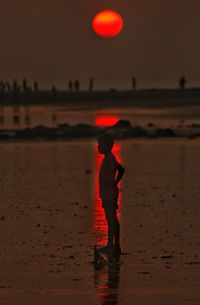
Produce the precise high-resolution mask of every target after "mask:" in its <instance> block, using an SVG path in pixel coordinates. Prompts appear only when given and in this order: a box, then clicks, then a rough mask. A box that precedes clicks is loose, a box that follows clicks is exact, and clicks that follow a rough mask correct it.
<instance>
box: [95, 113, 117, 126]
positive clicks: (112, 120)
mask: <svg viewBox="0 0 200 305" xmlns="http://www.w3.org/2000/svg"><path fill="white" fill-rule="evenodd" d="M118 121H119V118H118V117H115V116H111V115H98V116H97V117H96V118H95V125H96V126H105V127H106V126H113V125H115V124H116V123H117V122H118Z"/></svg>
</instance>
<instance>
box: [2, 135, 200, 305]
mask: <svg viewBox="0 0 200 305" xmlns="http://www.w3.org/2000/svg"><path fill="white" fill-rule="evenodd" d="M199 149H200V141H198V140H192V141H190V140H153V141H152V140H128V141H121V142H118V143H117V145H116V147H115V154H116V155H117V158H118V159H119V160H121V162H122V163H123V165H124V167H125V168H126V175H125V177H124V179H123V183H122V185H121V197H120V200H121V205H120V209H119V216H120V222H121V244H122V250H123V253H124V255H122V256H121V258H120V262H119V263H116V264H114V265H110V266H105V267H104V268H101V269H99V270H95V268H94V266H93V264H92V261H93V246H94V244H96V243H98V244H101V243H104V242H106V227H105V220H104V217H103V211H102V209H101V208H100V201H99V199H98V194H97V191H98V188H97V167H98V166H99V162H100V159H99V155H98V154H97V151H96V143H95V142H94V141H71V142H49V143H47V142H46V143H45V142H38V143H28V142H27V143H9V144H0V157H1V160H2V162H1V163H0V189H1V201H0V230H1V231H0V232H1V234H0V257H1V263H0V268H1V279H0V304H3V305H7V304H10V305H11V304H12V305H13V304H16V305H21V304H36V303H37V304H39V305H40V304H41V305H44V304H45V305H50V304H80V305H85V304H98V305H102V304H104V305H105V304H112V305H129V304H141V305H146V304H156V305H164V304H166V305H168V304H177V305H179V304H194V303H195V304H198V303H199V302H200V295H199V275H200V269H199V266H200V255H199V253H200V242H199V233H200V228H199V216H200V206H199V195H200V191H199V190H200V187H199V186H200V185H199V184H200V182H199V181H200V173H199V168H200V155H199Z"/></svg>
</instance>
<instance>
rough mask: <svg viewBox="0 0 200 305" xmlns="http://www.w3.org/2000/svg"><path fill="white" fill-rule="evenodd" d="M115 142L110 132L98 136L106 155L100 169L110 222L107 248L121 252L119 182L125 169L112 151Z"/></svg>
mask: <svg viewBox="0 0 200 305" xmlns="http://www.w3.org/2000/svg"><path fill="white" fill-rule="evenodd" d="M113 144H114V140H113V138H112V136H111V135H109V134H104V135H101V136H99V137H98V150H99V153H100V154H104V156H105V157H104V159H103V161H102V163H101V168H100V171H99V190H100V197H101V199H102V207H103V208H104V211H105V216H106V220H107V223H108V243H107V246H106V247H105V248H106V250H112V249H113V247H114V248H115V250H117V251H118V252H119V253H121V248H120V225H119V221H118V218H117V209H118V196H119V189H118V183H119V181H120V180H121V178H122V176H123V174H124V171H125V170H124V168H123V167H122V165H121V164H120V163H119V162H118V161H117V160H116V158H115V156H114V155H113V153H112V147H113ZM116 174H117V176H116Z"/></svg>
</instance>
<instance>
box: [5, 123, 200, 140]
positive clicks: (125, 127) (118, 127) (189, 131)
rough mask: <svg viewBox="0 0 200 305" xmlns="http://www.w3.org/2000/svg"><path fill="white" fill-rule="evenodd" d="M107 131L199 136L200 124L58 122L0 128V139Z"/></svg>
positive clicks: (119, 136)
mask: <svg viewBox="0 0 200 305" xmlns="http://www.w3.org/2000/svg"><path fill="white" fill-rule="evenodd" d="M105 131H106V132H109V133H111V134H112V135H113V137H114V138H116V139H127V138H152V139H155V138H162V137H169V138H174V137H185V138H190V139H193V138H197V137H200V125H198V124H192V125H179V126H173V127H169V128H160V127H158V126H156V125H154V124H152V123H149V124H148V125H147V126H146V127H141V126H132V125H131V123H130V122H129V121H126V120H119V121H118V122H117V123H116V124H115V125H113V126H111V127H96V126H92V125H88V124H83V123H80V124H77V125H75V126H72V125H69V124H59V125H58V126H57V127H55V128H49V127H45V126H43V125H38V126H36V127H34V128H25V129H21V130H4V129H1V130H0V141H1V142H2V141H10V140H67V139H81V138H96V137H98V135H99V134H101V133H102V132H105Z"/></svg>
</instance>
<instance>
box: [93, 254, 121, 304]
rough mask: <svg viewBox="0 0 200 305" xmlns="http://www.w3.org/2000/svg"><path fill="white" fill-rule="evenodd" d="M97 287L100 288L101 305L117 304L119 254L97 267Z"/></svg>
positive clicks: (95, 279)
mask: <svg viewBox="0 0 200 305" xmlns="http://www.w3.org/2000/svg"><path fill="white" fill-rule="evenodd" d="M94 270H95V274H94V281H95V287H97V288H98V290H99V298H100V302H101V303H100V304H101V305H117V304H118V295H119V291H118V290H119V284H120V260H119V255H118V256H116V255H115V256H113V255H110V257H108V261H107V262H104V263H102V264H101V266H98V267H97V266H96V267H95V269H94Z"/></svg>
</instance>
